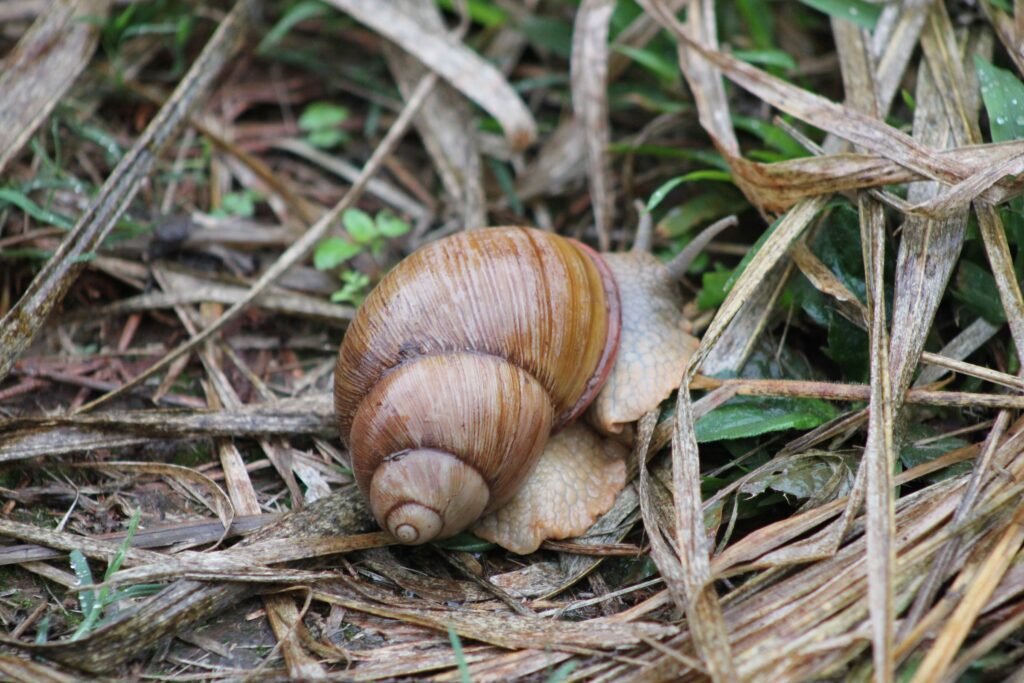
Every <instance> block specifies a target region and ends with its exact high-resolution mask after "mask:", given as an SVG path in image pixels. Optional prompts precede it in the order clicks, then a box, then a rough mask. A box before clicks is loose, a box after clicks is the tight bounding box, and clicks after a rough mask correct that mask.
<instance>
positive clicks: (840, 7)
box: [800, 0, 882, 30]
mask: <svg viewBox="0 0 1024 683" xmlns="http://www.w3.org/2000/svg"><path fill="white" fill-rule="evenodd" d="M800 2H802V3H804V4H805V5H807V6H808V7H813V8H814V9H816V10H818V11H819V12H824V13H825V14H827V15H829V16H831V17H836V18H837V19H846V20H848V21H852V22H853V23H855V24H857V25H858V26H861V27H863V28H866V29H869V30H870V29H873V28H875V24H876V23H878V17H879V16H880V15H881V14H882V5H881V4H873V3H870V2H863V0H800Z"/></svg>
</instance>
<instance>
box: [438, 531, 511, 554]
mask: <svg viewBox="0 0 1024 683" xmlns="http://www.w3.org/2000/svg"><path fill="white" fill-rule="evenodd" d="M433 544H434V545H436V546H439V547H441V548H445V549H447V550H461V551H462V552H465V553H484V552H487V551H488V550H491V549H493V548H496V547H497V546H495V545H494V544H493V543H490V542H488V541H484V540H481V539H479V538H477V537H476V536H474V535H473V534H471V533H469V532H468V531H463V532H462V533H458V534H455V535H454V536H451V537H450V538H446V539H444V540H441V541H433Z"/></svg>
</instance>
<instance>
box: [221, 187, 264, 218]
mask: <svg viewBox="0 0 1024 683" xmlns="http://www.w3.org/2000/svg"><path fill="white" fill-rule="evenodd" d="M261 199H263V197H261V196H260V193H259V192H256V191H255V190H242V191H241V192H229V193H227V194H226V195H224V197H223V199H221V202H220V207H219V208H217V209H215V210H214V211H212V212H211V215H213V216H218V217H220V218H227V217H229V216H236V217H238V218H252V217H253V216H254V215H256V203H257V202H258V201H260V200H261Z"/></svg>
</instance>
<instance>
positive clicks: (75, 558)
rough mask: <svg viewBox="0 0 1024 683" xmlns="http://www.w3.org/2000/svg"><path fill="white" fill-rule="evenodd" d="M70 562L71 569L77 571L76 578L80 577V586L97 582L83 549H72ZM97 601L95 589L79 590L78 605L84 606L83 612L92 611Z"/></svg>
mask: <svg viewBox="0 0 1024 683" xmlns="http://www.w3.org/2000/svg"><path fill="white" fill-rule="evenodd" d="M70 562H71V570H72V571H73V572H74V573H75V578H77V579H78V585H79V586H90V585H92V584H94V583H96V582H95V581H94V580H93V578H92V570H91V569H90V568H89V561H88V560H87V559H85V555H84V554H82V551H81V550H79V549H78V548H75V549H74V550H72V551H71V556H70ZM95 601H96V592H95V591H93V590H91V589H90V590H83V591H79V592H78V605H79V607H81V608H82V612H90V611H91V610H92V608H93V604H94V603H95Z"/></svg>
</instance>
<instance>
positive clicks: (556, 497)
mask: <svg viewBox="0 0 1024 683" xmlns="http://www.w3.org/2000/svg"><path fill="white" fill-rule="evenodd" d="M627 454H628V452H627V451H626V449H625V448H624V447H622V446H621V445H620V444H617V443H615V442H613V441H608V440H606V439H604V438H602V437H600V436H598V435H597V434H595V433H594V432H593V431H592V430H590V429H589V428H587V427H586V426H584V425H581V424H574V425H571V426H569V427H567V428H566V429H564V430H563V431H561V432H559V433H558V434H556V435H555V436H553V437H552V438H551V440H550V441H549V442H548V443H547V446H546V447H545V448H544V452H543V453H542V454H541V456H540V460H538V461H537V465H536V467H535V468H534V469H533V471H532V472H531V473H530V477H529V478H528V479H527V480H526V483H525V484H524V485H523V487H522V488H521V489H519V492H518V493H516V495H515V496H514V497H513V498H512V500H510V501H509V502H508V504H506V505H505V506H504V507H502V508H500V509H498V510H496V511H494V512H493V513H491V514H489V515H486V516H485V517H483V518H482V519H481V520H480V521H479V522H477V523H476V525H475V526H473V527H472V528H471V531H472V532H473V533H474V534H476V535H477V536H479V537H480V538H482V539H484V540H487V541H491V542H492V543H497V544H498V545H500V546H502V547H503V548H506V549H508V550H511V551H512V552H514V553H519V554H521V555H525V554H527V553H532V552H533V551H535V550H536V549H537V548H538V547H540V544H541V543H542V542H544V541H545V540H547V539H549V538H551V539H560V538H571V537H573V536H579V535H580V534H582V533H583V532H585V531H586V530H587V529H589V528H590V526H591V525H592V524H593V523H594V522H595V521H596V520H597V518H598V517H600V516H601V515H603V514H604V513H605V512H607V511H608V510H610V509H611V507H612V505H613V504H614V503H615V497H616V496H617V495H618V493H619V491H621V490H622V487H623V486H625V484H626V460H625V458H626V455H627Z"/></svg>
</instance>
